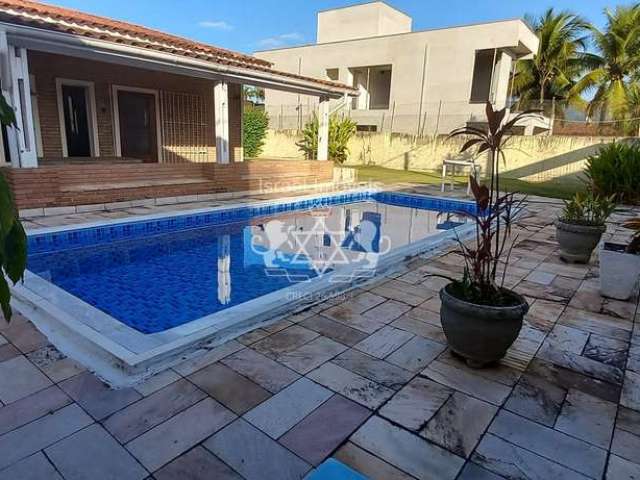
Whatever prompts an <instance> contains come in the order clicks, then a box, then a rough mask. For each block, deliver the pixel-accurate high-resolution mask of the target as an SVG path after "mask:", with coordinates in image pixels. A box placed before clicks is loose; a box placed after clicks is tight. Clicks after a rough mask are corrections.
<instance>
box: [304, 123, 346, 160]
mask: <svg viewBox="0 0 640 480" xmlns="http://www.w3.org/2000/svg"><path fill="white" fill-rule="evenodd" d="M355 133H356V122H354V121H353V120H351V119H350V118H348V117H338V116H337V115H331V117H330V118H329V160H333V161H334V162H336V163H344V162H345V161H346V160H347V156H348V155H349V148H348V147H347V144H348V143H349V140H350V139H351V137H353V135H354V134H355ZM296 145H298V147H299V148H300V150H302V151H303V152H304V155H305V157H306V158H308V159H315V158H316V157H317V156H318V117H317V116H316V115H315V114H314V115H313V119H311V121H310V122H308V123H307V124H306V125H305V126H304V130H303V131H302V140H300V141H299V142H298V143H297V144H296Z"/></svg>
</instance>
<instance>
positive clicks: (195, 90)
mask: <svg viewBox="0 0 640 480" xmlns="http://www.w3.org/2000/svg"><path fill="white" fill-rule="evenodd" d="M29 70H30V73H31V74H33V75H34V77H35V86H36V89H35V90H36V92H37V103H38V110H39V116H40V130H41V135H42V146H43V156H44V157H45V158H52V159H58V158H61V157H62V140H61V135H60V122H59V116H58V103H57V93H56V78H66V79H73V80H85V81H91V82H94V88H95V96H96V116H97V124H98V143H99V146H100V156H105V157H108V156H113V155H115V142H114V132H113V130H114V127H113V125H114V124H113V99H112V86H113V85H120V86H129V87H138V88H150V89H154V90H159V91H160V93H161V94H162V92H168V93H184V94H190V95H195V96H198V97H200V98H201V99H202V102H201V103H202V106H203V112H202V114H201V115H200V116H201V117H202V118H198V119H194V121H197V122H199V123H206V126H205V127H203V128H204V130H205V132H204V134H203V135H202V136H201V137H202V138H198V139H194V138H193V136H192V135H188V134H186V133H185V134H184V135H182V138H179V139H178V141H177V144H175V145H167V148H174V149H180V148H183V147H189V146H191V145H193V143H194V142H195V141H196V140H197V142H198V146H203V147H204V148H206V150H207V151H210V152H211V154H209V155H208V158H207V157H205V160H207V161H215V121H214V108H213V81H211V80H204V79H198V78H193V77H188V76H183V75H173V74H169V73H163V72H155V71H152V70H144V69H140V68H133V67H127V66H121V65H115V64H109V63H102V62H96V61H92V60H84V59H79V58H74V57H68V56H64V55H55V54H50V53H44V52H37V51H29ZM241 96H242V91H241V85H239V84H231V85H229V122H230V125H229V130H230V139H229V141H230V146H231V148H230V152H231V157H232V161H233V160H235V159H238V160H239V159H240V157H239V155H240V151H239V149H240V147H241V144H242V141H241V121H242V119H241ZM165 115H169V113H165ZM164 120H165V119H161V123H162V122H163V121H164ZM203 139H204V140H203ZM203 142H204V145H201V143H203ZM168 157H169V156H168ZM171 158H176V156H175V155H174V156H171ZM180 158H182V159H183V160H185V161H187V160H189V159H192V157H188V158H185V157H184V156H183V157H180ZM193 158H195V157H193Z"/></svg>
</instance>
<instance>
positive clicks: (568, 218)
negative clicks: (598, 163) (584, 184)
mask: <svg viewBox="0 0 640 480" xmlns="http://www.w3.org/2000/svg"><path fill="white" fill-rule="evenodd" d="M615 208H616V203H615V198H614V197H613V196H609V197H604V196H599V195H597V194H595V193H593V192H592V191H586V192H577V193H576V194H575V195H574V196H573V198H572V199H571V200H565V202H564V208H563V210H562V213H561V214H560V220H561V221H563V222H565V223H572V224H575V225H588V226H603V225H604V222H605V221H606V220H607V217H609V215H611V214H612V213H613V211H614V210H615Z"/></svg>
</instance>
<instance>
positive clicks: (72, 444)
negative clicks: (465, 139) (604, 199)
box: [0, 199, 640, 480]
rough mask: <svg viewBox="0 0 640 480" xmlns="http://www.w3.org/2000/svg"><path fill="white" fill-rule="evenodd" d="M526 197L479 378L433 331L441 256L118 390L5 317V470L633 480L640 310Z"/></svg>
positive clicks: (544, 204)
mask: <svg viewBox="0 0 640 480" xmlns="http://www.w3.org/2000/svg"><path fill="white" fill-rule="evenodd" d="M535 200H536V199H534V201H533V202H532V204H531V205H530V207H529V210H528V216H527V218H525V219H524V220H523V226H522V227H521V228H519V229H518V233H519V238H518V240H519V243H518V245H517V247H516V248H515V249H514V251H513V254H512V268H511V269H510V270H509V273H508V274H507V276H506V284H507V286H510V287H513V288H515V289H516V290H517V291H519V292H520V293H522V294H524V295H526V296H527V298H528V299H529V301H530V303H531V310H530V312H529V314H528V315H527V318H526V323H525V326H524V327H523V329H522V333H521V335H520V337H519V338H518V340H517V341H516V343H515V344H514V346H513V347H512V349H511V350H510V352H509V354H508V355H507V357H506V358H505V359H504V360H503V361H502V362H501V364H500V365H497V366H494V367H492V368H488V369H484V370H472V369H469V368H468V367H467V366H466V365H465V364H464V363H463V362H461V361H460V360H459V359H457V358H456V357H454V356H453V355H452V354H451V352H450V351H449V350H448V349H447V346H446V343H445V340H444V336H443V332H442V328H441V326H440V320H439V313H438V312H439V299H438V290H439V288H440V287H441V286H442V284H443V283H442V280H441V279H439V278H437V277H430V276H429V274H431V273H447V274H456V273H459V272H460V271H461V269H462V263H461V260H460V257H459V256H458V255H457V254H456V253H455V252H451V251H450V252H447V253H444V254H441V255H439V256H437V257H434V258H429V259H427V258H421V257H415V258H413V259H411V260H409V261H408V262H407V264H406V265H405V266H404V267H403V268H402V269H401V270H400V271H398V272H396V273H394V274H392V275H389V276H386V277H383V278H378V279H376V280H375V281H373V282H371V283H369V284H367V285H365V286H364V287H361V288H358V289H356V290H354V291H351V292H349V293H347V294H345V295H343V296H340V297H337V298H333V299H330V300H327V301H325V302H324V303H320V304H317V305H315V306H313V307H311V308H309V309H307V310H306V311H303V312H300V313H297V314H295V315H292V316H289V317H288V318H284V319H280V320H278V321H277V322H275V323H273V324H271V325H269V326H267V327H264V328H260V329H257V330H255V331H252V332H250V333H248V334H245V335H243V336H241V337H239V338H237V339H236V340H232V341H230V342H227V343H226V344H224V345H221V346H219V347H216V348H215V349H213V350H211V351H210V352H208V353H207V354H206V355H205V356H202V357H199V358H195V359H186V360H185V361H184V362H183V363H182V364H180V365H177V366H176V367H175V368H173V369H171V370H168V371H165V372H163V373H161V374H159V375H157V376H155V377H153V378H151V379H149V380H148V381H146V382H145V383H144V384H141V385H139V386H136V387H135V388H128V389H123V390H111V389H109V388H108V387H107V386H105V385H104V384H103V383H102V382H101V381H99V380H98V379H97V378H96V377H95V376H94V375H92V374H91V373H90V372H88V371H86V370H85V369H84V368H83V367H82V366H81V365H79V364H77V363H76V362H74V361H73V360H72V359H70V358H67V357H65V356H64V355H62V354H61V353H60V352H58V351H57V350H56V349H55V347H53V346H52V345H50V344H49V343H48V341H47V339H46V338H45V337H44V336H43V335H42V334H41V333H39V332H38V330H37V329H35V328H34V327H33V325H31V323H29V322H28V321H27V320H26V319H25V318H24V317H21V316H20V315H15V317H14V320H13V321H12V323H11V324H10V325H6V324H4V325H3V326H2V328H1V330H0V479H2V480H5V479H6V480H21V479H66V480H76V479H92V480H98V479H118V480H129V479H131V480H136V479H146V478H154V479H156V480H170V479H205V478H206V479H214V478H215V479H243V478H244V479H249V480H253V479H256V480H271V479H274V480H287V479H300V478H304V477H305V476H306V475H308V473H309V472H311V471H312V470H313V468H314V467H315V466H317V465H319V464H320V463H321V462H322V461H324V460H325V459H326V458H329V457H335V458H337V459H338V460H340V461H342V462H344V463H345V464H347V465H349V466H351V467H352V468H353V469H354V470H357V471H359V472H361V473H362V474H363V475H365V476H368V477H369V478H371V479H375V480H407V479H437V480H447V479H460V480H471V479H473V480H496V479H501V478H509V479H540V480H553V479H558V480H559V479H602V478H606V479H610V480H625V479H639V478H640V327H638V325H640V322H638V320H639V319H640V316H638V315H637V313H636V305H635V303H632V302H620V301H614V300H606V299H603V298H602V297H601V296H600V295H599V293H598V278H597V277H598V269H597V266H594V265H591V266H573V265H566V264H564V263H562V262H561V261H560V260H559V258H558V254H557V247H556V243H555V241H554V227H553V225H552V222H553V219H554V218H555V216H556V214H557V210H558V208H559V204H558V203H557V202H552V201H547V200H543V201H535ZM132 210H134V211H136V210H135V207H134V209H132ZM131 213H133V212H129V213H127V212H126V211H124V212H113V213H112V214H111V216H112V217H117V216H119V215H125V214H131ZM138 213H141V212H138ZM108 214H109V212H102V215H105V216H106V215H108ZM93 215H96V214H93ZM57 221H58V222H60V221H62V222H65V223H73V222H75V221H87V217H86V216H85V217H82V218H80V220H78V219H77V218H75V217H73V216H65V217H62V218H58V219H57ZM34 222H35V223H33V224H32V223H31V222H29V226H31V227H34V226H37V224H38V220H37V219H36V220H34ZM40 222H44V223H46V224H48V225H53V224H55V223H56V218H55V217H51V218H46V219H41V220H40ZM610 234H612V235H616V234H618V231H617V227H616V225H612V226H611V229H610Z"/></svg>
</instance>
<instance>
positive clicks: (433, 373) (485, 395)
mask: <svg viewBox="0 0 640 480" xmlns="http://www.w3.org/2000/svg"><path fill="white" fill-rule="evenodd" d="M422 375H424V376H426V377H429V378H431V379H432V380H435V381H436V382H438V383H441V384H443V385H446V386H448V387H450V388H453V389H455V390H459V391H461V392H464V393H466V394H468V395H471V396H473V397H476V398H479V399H481V400H485V401H487V402H489V403H493V404H494V405H502V403H503V402H504V401H505V399H506V398H507V396H508V395H509V393H511V388H509V387H507V386H506V385H502V384H500V383H497V382H493V381H491V380H488V379H486V378H483V377H481V376H479V375H474V374H473V373H470V372H466V371H464V370H461V369H459V368H456V367H454V366H452V365H449V364H446V363H443V362H440V361H438V360H436V361H434V362H431V364H430V365H429V366H428V367H427V368H425V369H424V370H423V371H422Z"/></svg>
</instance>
